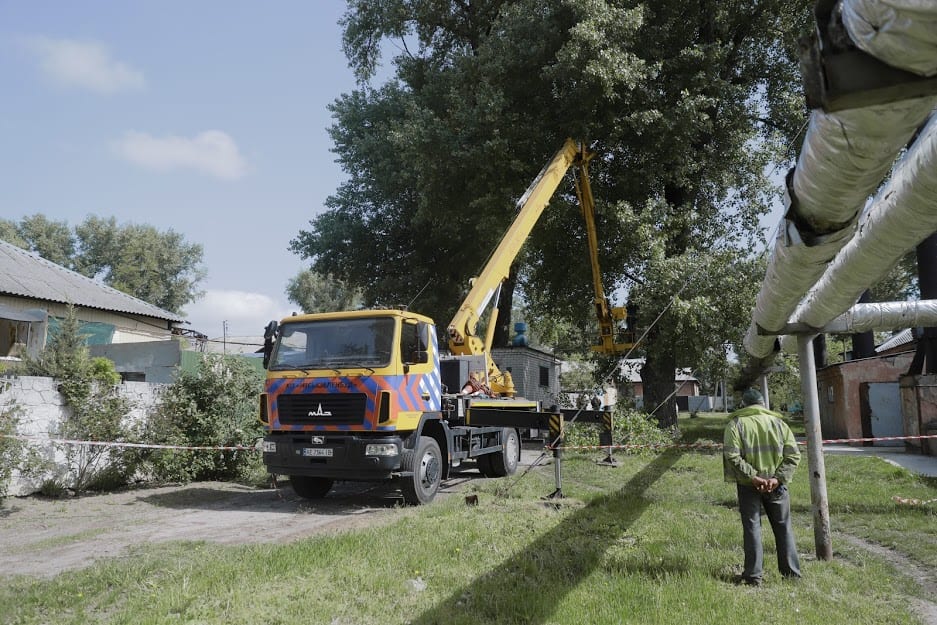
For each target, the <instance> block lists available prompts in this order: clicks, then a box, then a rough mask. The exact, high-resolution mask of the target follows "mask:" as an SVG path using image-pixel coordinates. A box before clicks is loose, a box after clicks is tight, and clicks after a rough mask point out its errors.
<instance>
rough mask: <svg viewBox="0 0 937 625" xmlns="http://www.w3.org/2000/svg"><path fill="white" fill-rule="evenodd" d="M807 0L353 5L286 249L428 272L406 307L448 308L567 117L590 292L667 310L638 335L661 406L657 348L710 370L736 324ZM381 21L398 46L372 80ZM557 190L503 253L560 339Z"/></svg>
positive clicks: (563, 233)
mask: <svg viewBox="0 0 937 625" xmlns="http://www.w3.org/2000/svg"><path fill="white" fill-rule="evenodd" d="M811 4H812V3H810V2H808V1H807V0H797V1H795V2H788V1H784V0H768V1H766V2H760V3H758V5H757V7H753V6H752V5H751V4H750V3H739V2H730V3H726V2H722V1H717V0H707V1H705V2H698V3H689V4H688V3H686V2H682V1H678V0H665V1H660V2H654V3H646V4H643V5H634V4H633V3H627V2H619V1H615V0H606V1H601V2H579V1H572V0H567V1H563V2H554V3H543V2H539V1H537V0H508V1H503V0H502V1H497V2H495V1H487V2H473V3H468V4H458V3H455V4H453V3H438V2H431V1H429V0H417V1H415V2H400V1H399V0H379V1H376V2H354V3H351V4H350V8H349V10H348V12H347V14H346V15H345V18H344V20H343V25H344V27H345V32H344V45H345V51H346V55H347V56H348V58H349V61H350V63H351V64H352V67H353V68H354V69H355V71H356V73H357V75H358V77H359V80H360V81H361V83H360V87H359V89H358V90H356V91H354V92H352V93H350V94H345V95H343V96H342V97H341V98H339V99H338V100H337V101H336V102H335V103H334V104H333V105H332V108H331V110H332V113H333V116H334V119H335V125H334V126H333V127H332V129H331V135H332V139H333V141H334V143H335V152H336V154H337V156H338V160H339V163H340V164H341V166H342V168H343V169H344V170H345V172H346V173H347V174H348V178H347V180H346V182H344V183H343V184H342V185H341V186H340V187H339V188H338V189H337V190H336V192H335V193H334V194H333V195H332V196H330V197H329V198H328V200H327V202H326V206H327V210H326V211H325V212H323V213H322V214H320V215H319V216H317V217H316V218H315V219H314V220H313V221H312V222H311V224H310V226H311V227H310V228H309V229H307V230H304V231H301V232H300V233H299V235H298V236H297V237H296V238H294V239H293V241H292V242H291V249H292V250H293V251H295V252H296V253H298V254H300V255H301V256H303V257H304V258H308V259H311V260H312V267H313V269H314V270H315V271H318V272H320V273H323V274H333V275H335V276H337V277H338V278H340V279H342V280H345V281H347V282H348V283H349V284H350V285H354V286H357V287H359V288H361V289H362V290H363V292H364V293H365V298H366V300H367V301H366V303H367V304H375V303H394V302H400V301H405V302H408V301H410V300H411V299H413V297H414V296H415V295H416V294H417V293H418V292H420V290H421V288H422V287H423V286H424V285H426V284H430V285H432V286H433V288H432V289H426V291H424V292H423V294H422V295H421V296H420V297H419V299H417V300H416V301H415V302H414V307H415V308H417V309H418V310H420V311H421V312H424V313H426V314H428V315H430V316H432V317H434V318H436V319H440V318H442V319H445V318H448V317H449V316H450V315H451V314H452V312H453V311H454V309H455V308H456V307H457V306H458V302H459V301H460V299H461V293H462V285H464V284H465V283H466V280H467V279H468V278H469V277H471V276H472V275H476V273H477V271H478V270H479V269H480V268H481V267H482V265H483V263H484V261H485V260H486V258H487V256H488V254H489V253H490V251H491V250H492V249H493V248H494V247H495V245H496V243H497V241H498V239H499V237H500V236H501V234H502V233H503V232H504V230H505V229H506V227H507V225H508V224H509V223H510V221H511V219H512V218H513V217H514V214H515V211H516V208H515V200H516V199H517V198H518V197H519V196H520V195H521V193H522V192H523V190H524V189H525V188H526V187H527V185H528V184H529V183H530V181H531V180H533V178H534V177H535V176H536V175H537V172H538V171H539V170H540V168H541V166H542V165H543V163H545V162H547V160H548V159H549V158H550V156H551V155H552V154H553V153H554V152H555V150H556V149H557V148H558V147H559V146H560V145H561V144H562V141H563V138H564V137H566V136H572V137H574V138H577V139H581V140H586V141H589V142H591V143H590V147H591V148H592V149H593V150H594V151H595V152H596V156H595V158H594V159H593V160H592V162H591V168H590V169H591V178H592V186H593V192H594V194H595V197H596V200H597V207H596V212H597V216H596V217H597V228H598V231H599V241H600V248H601V249H600V261H601V265H602V267H603V271H604V283H605V285H606V290H607V291H608V292H609V293H616V292H617V293H622V294H623V293H624V292H628V295H629V297H630V298H631V299H632V300H633V301H635V302H636V303H638V305H639V307H640V309H639V315H640V316H641V318H640V320H639V321H640V323H639V325H642V324H643V326H644V327H647V326H648V325H649V324H650V323H651V322H652V321H653V320H654V319H655V318H656V316H657V315H658V313H660V312H661V311H663V310H665V308H666V309H667V313H666V314H665V315H664V316H663V317H661V319H660V320H659V321H658V326H657V327H656V330H655V331H653V332H651V333H649V334H648V336H647V338H646V339H645V343H644V346H643V347H644V348H645V350H646V352H647V355H648V362H647V367H646V368H645V370H644V371H643V372H642V376H643V377H644V380H645V396H646V400H647V403H648V404H653V405H657V404H658V403H660V402H662V401H663V400H664V398H665V397H666V396H667V395H668V394H669V392H670V391H671V390H672V382H673V379H672V376H673V371H674V369H675V368H677V367H687V366H689V367H691V368H694V369H695V368H697V367H700V366H702V367H705V368H707V369H711V368H712V367H711V366H710V365H711V363H709V362H701V361H712V360H714V359H716V358H724V353H723V350H722V347H721V346H722V345H723V344H724V343H726V342H733V340H734V339H735V338H736V337H737V335H738V334H739V333H740V331H741V330H743V329H744V328H745V327H747V325H748V323H747V321H748V317H749V316H750V310H751V305H752V302H753V299H752V298H753V297H754V293H755V291H756V287H757V284H758V283H759V282H760V280H759V276H758V269H759V266H758V264H757V262H756V261H753V260H752V256H753V251H754V250H753V247H754V245H753V242H755V241H758V240H759V239H760V238H761V233H760V232H759V231H758V222H759V218H760V217H761V216H762V215H763V214H764V212H765V211H766V210H767V207H768V206H770V203H771V202H770V199H771V198H770V196H771V194H772V192H773V191H774V190H773V189H772V188H771V186H770V183H769V180H768V177H767V176H766V172H769V171H771V166H772V165H774V166H784V165H786V164H787V163H788V162H789V160H790V158H791V155H792V154H793V153H795V152H796V136H797V131H798V130H799V128H800V127H801V125H802V122H803V119H804V115H805V110H804V107H803V104H802V99H801V97H800V91H801V88H800V80H799V73H798V69H797V62H796V42H797V39H798V37H799V36H800V35H801V34H802V33H803V32H804V31H805V30H806V27H807V24H808V22H809V19H810V6H811ZM387 40H399V41H400V45H399V46H398V47H397V49H399V50H401V52H400V54H398V55H396V56H395V57H394V58H393V59H392V62H393V64H394V70H395V73H394V76H393V79H392V80H390V81H389V82H388V83H387V84H384V85H380V86H374V85H371V84H370V83H368V82H367V81H369V80H371V79H372V78H373V76H374V72H375V70H376V68H377V66H378V65H379V64H380V62H381V60H382V59H381V53H382V50H387V49H389V47H387V46H383V45H382V43H383V42H386V41H387ZM455 181H457V182H455ZM575 203H576V200H575V195H574V193H572V190H571V185H569V184H568V183H566V184H563V185H561V187H560V189H559V190H558V191H557V193H556V194H555V196H554V197H553V198H552V200H551V202H550V206H549V208H548V210H547V211H546V212H545V213H544V215H543V216H542V217H541V219H540V223H539V224H538V225H537V227H536V228H535V229H534V232H533V234H532V235H531V237H530V240H529V241H528V242H527V245H526V249H525V250H524V251H523V252H522V254H521V257H519V258H518V259H517V277H518V280H517V284H518V285H520V287H521V288H522V289H523V292H524V296H525V298H526V300H527V305H528V307H527V309H526V312H527V320H528V321H529V322H530V324H531V328H532V332H533V333H538V332H539V333H540V334H541V335H542V336H548V335H551V334H555V330H556V329H558V328H562V327H563V326H561V325H558V324H553V325H552V327H551V328H549V329H547V330H546V331H543V332H540V331H539V329H538V325H544V326H546V325H547V324H546V323H545V320H550V319H555V318H562V319H564V320H571V321H572V323H571V324H569V326H567V327H568V328H571V329H573V330H575V332H576V333H575V334H574V336H576V338H577V339H578V338H579V337H580V336H585V334H579V329H580V328H584V327H587V326H588V324H587V323H584V321H585V320H588V319H590V318H591V317H592V316H593V315H594V312H593V308H592V306H591V302H592V298H593V294H592V282H591V279H590V277H589V263H588V259H587V256H586V242H585V236H586V233H585V228H584V227H583V225H582V223H581V221H582V219H581V217H580V216H579V211H578V210H577V209H576V207H575ZM363 249H367V250H368V253H367V254H362V253H361V250H363ZM577 259H579V260H578V261H577ZM513 286H514V283H513V282H511V283H509V284H507V286H506V288H507V289H508V291H510V290H511V289H513ZM674 294H677V297H676V299H675V300H674V301H673V302H671V298H672V297H673V296H674ZM503 297H504V295H503ZM622 303H623V302H622ZM667 307H669V308H667ZM507 321H508V320H507V319H506V318H505V317H502V322H504V323H507ZM593 323H594V322H593ZM557 340H558V341H560V340H562V339H559V338H558V339H557ZM582 347H584V345H580V347H579V350H576V349H572V348H571V349H570V351H581V349H582ZM564 349H565V347H564ZM671 407H672V402H671ZM663 412H664V413H667V412H668V410H667V409H666V408H665V409H664V410H663ZM669 412H673V413H674V414H675V411H669Z"/></svg>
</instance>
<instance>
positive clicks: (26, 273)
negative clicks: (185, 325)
mask: <svg viewBox="0 0 937 625" xmlns="http://www.w3.org/2000/svg"><path fill="white" fill-rule="evenodd" d="M0 293H2V294H5V295H19V296H21V297H29V298H32V299H38V300H44V301H49V302H59V303H62V304H74V305H75V306H82V307H84V308H98V309H100V310H107V311H111V312H121V313H129V314H133V315H143V316H146V317H153V318H155V319H166V320H169V321H175V322H183V321H185V318H184V317H180V316H179V315H177V314H176V313H173V312H169V311H168V310H164V309H162V308H160V307H158V306H153V305H152V304H148V303H146V302H144V301H143V300H142V299H137V298H136V297H133V296H131V295H127V294H126V293H122V292H121V291H118V290H117V289H115V288H112V287H109V286H107V285H105V284H101V283H100V282H96V281H95V280H92V279H91V278H88V277H86V276H83V275H81V274H80V273H77V272H75V271H71V270H70V269H66V268H65V267H62V266H60V265H56V264H55V263H53V262H50V261H48V260H46V259H44V258H41V257H39V256H36V255H35V254H33V253H32V252H28V251H26V250H24V249H22V248H20V247H17V246H15V245H13V244H12V243H7V242H6V241H0Z"/></svg>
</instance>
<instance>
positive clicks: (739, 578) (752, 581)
mask: <svg viewBox="0 0 937 625" xmlns="http://www.w3.org/2000/svg"><path fill="white" fill-rule="evenodd" d="M732 581H733V583H735V585H736V586H761V578H760V577H745V576H744V575H736V576H735V577H734V578H732Z"/></svg>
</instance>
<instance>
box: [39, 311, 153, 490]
mask: <svg viewBox="0 0 937 625" xmlns="http://www.w3.org/2000/svg"><path fill="white" fill-rule="evenodd" d="M23 371H24V372H25V373H26V374H27V375H38V376H49V377H52V378H55V380H56V381H57V382H58V383H59V385H58V388H59V393H61V395H62V399H63V400H64V403H65V406H66V407H67V409H68V411H67V413H66V415H65V416H64V417H63V419H62V421H61V422H60V423H59V424H58V425H57V426H56V431H55V434H56V435H57V436H58V437H60V438H64V439H69V440H82V441H121V440H126V439H127V438H128V437H129V436H130V430H129V427H128V425H127V424H126V423H125V418H126V415H127V413H128V412H129V411H130V408H131V406H130V403H129V402H128V401H127V400H126V399H124V398H123V397H122V396H121V395H120V393H119V392H118V388H117V386H116V384H117V383H119V382H120V374H118V373H117V371H116V370H115V369H114V363H113V362H111V361H110V360H108V359H107V358H92V357H91V356H90V354H89V352H88V348H87V346H86V345H85V341H84V336H83V335H82V334H81V323H80V321H79V320H78V316H77V314H76V313H75V308H74V307H73V306H69V307H68V311H67V314H66V316H65V318H64V319H63V320H62V323H61V326H60V328H59V332H58V333H56V334H55V335H53V336H52V338H51V340H50V341H49V343H48V345H47V346H46V348H45V349H44V350H43V351H42V352H41V353H40V354H39V355H38V357H36V358H35V359H32V358H29V357H27V358H25V359H24V361H23ZM58 447H59V448H60V449H61V451H62V452H63V454H64V456H65V459H66V464H67V467H68V474H69V477H70V483H71V487H72V488H73V489H74V490H75V491H76V492H79V493H80V492H81V491H83V490H85V489H86V488H87V487H88V485H89V483H91V482H92V481H96V480H98V476H99V474H101V473H102V472H107V473H108V474H110V475H114V474H115V473H116V474H120V475H122V476H123V480H122V481H123V482H126V480H127V479H129V477H130V476H131V475H132V474H133V472H134V470H135V467H134V462H133V454H131V453H128V452H127V451H126V450H124V449H120V448H111V447H105V446H97V445H71V444H61V445H58ZM112 481H114V480H112Z"/></svg>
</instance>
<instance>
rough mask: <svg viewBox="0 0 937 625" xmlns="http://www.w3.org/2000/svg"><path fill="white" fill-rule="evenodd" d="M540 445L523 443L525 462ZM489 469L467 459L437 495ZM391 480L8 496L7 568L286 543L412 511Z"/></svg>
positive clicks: (1, 555)
mask: <svg viewBox="0 0 937 625" xmlns="http://www.w3.org/2000/svg"><path fill="white" fill-rule="evenodd" d="M539 455H540V454H539V453H537V452H532V451H528V450H524V451H523V452H522V454H521V467H522V468H521V469H520V470H523V468H526V466H527V465H529V464H531V463H532V462H535V461H536V460H537V459H538V458H539ZM480 479H485V478H482V477H481V475H480V474H479V473H478V471H477V470H476V469H475V468H474V466H473V463H469V465H467V468H466V469H465V470H464V471H463V472H460V473H456V474H455V475H454V477H452V478H451V479H449V480H448V481H447V482H445V483H444V484H443V487H442V488H441V489H440V491H439V493H438V494H437V498H440V499H441V498H445V497H450V496H454V495H457V494H458V493H459V492H460V491H462V490H463V489H464V488H465V486H466V485H467V484H468V483H470V482H471V481H473V480H480ZM412 511H413V508H409V507H406V506H404V505H403V498H402V497H401V495H400V492H399V490H398V489H396V488H394V486H393V484H361V483H352V482H340V483H338V484H336V485H335V487H334V488H333V490H332V491H331V492H330V493H329V495H328V496H327V497H326V498H325V499H322V500H318V501H309V500H305V499H300V498H299V497H297V496H296V495H295V494H294V493H293V491H292V489H291V488H290V487H289V485H288V484H286V483H284V484H283V485H282V486H281V487H280V488H265V489H256V488H250V487H247V486H241V485H238V484H230V483H226V482H197V483H194V484H188V485H184V486H164V487H159V488H142V489H135V490H129V491H126V492H121V493H110V494H105V495H84V496H82V497H71V498H66V499H45V498H41V497H35V496H33V497H23V498H16V497H10V498H7V499H5V500H3V503H2V506H0V577H2V576H4V575H16V574H22V575H32V576H39V577H51V576H54V575H56V574H57V573H60V572H62V571H65V570H69V569H77V568H82V567H85V566H88V565H90V564H91V563H92V562H94V561H95V560H98V559H101V558H113V557H120V556H121V555H125V554H126V552H127V550H128V548H129V547H132V546H135V545H140V544H146V543H155V542H164V541H173V540H205V541H209V542H216V543H220V544H228V545H234V544H248V543H264V542H270V543H275V542H289V541H292V540H298V539H300V538H304V537H307V536H311V535H314V534H316V533H321V532H328V531H337V530H339V529H341V530H346V529H351V528H355V527H364V526H367V525H372V524H376V523H384V522H390V521H393V520H394V519H397V518H399V517H400V516H402V515H406V514H410V513H411V512H412Z"/></svg>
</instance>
